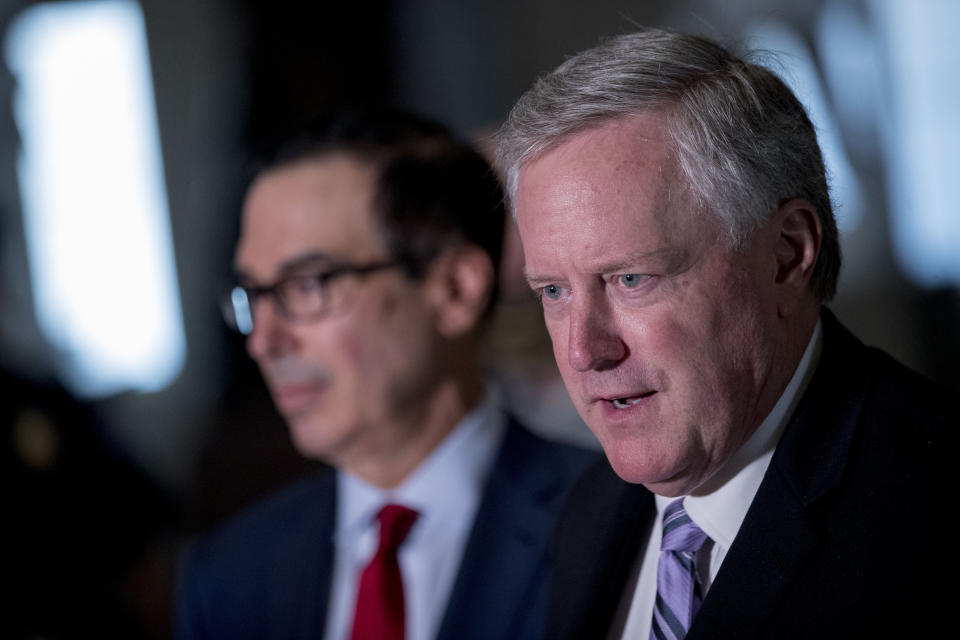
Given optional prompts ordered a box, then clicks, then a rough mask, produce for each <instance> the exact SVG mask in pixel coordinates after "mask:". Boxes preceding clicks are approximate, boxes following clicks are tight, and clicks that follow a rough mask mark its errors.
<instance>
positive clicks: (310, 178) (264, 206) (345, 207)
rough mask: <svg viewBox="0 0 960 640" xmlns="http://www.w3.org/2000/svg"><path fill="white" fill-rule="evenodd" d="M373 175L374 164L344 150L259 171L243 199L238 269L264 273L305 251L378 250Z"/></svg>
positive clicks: (346, 257) (359, 254) (352, 254)
mask: <svg viewBox="0 0 960 640" xmlns="http://www.w3.org/2000/svg"><path fill="white" fill-rule="evenodd" d="M376 175H377V174H376V169H375V168H374V167H372V166H370V165H368V164H365V163H362V162H360V161H357V160H355V159H353V158H351V157H349V156H345V155H333V156H329V157H323V158H320V159H307V160H303V161H299V162H297V163H295V164H291V165H287V166H283V167H280V168H277V169H273V170H270V171H267V172H265V173H263V174H261V175H260V176H259V177H257V179H256V180H255V181H254V183H253V185H252V186H251V188H250V190H249V191H248V193H247V197H246V199H245V201H244V205H243V221H242V226H241V231H240V239H239V242H238V244H237V249H236V253H235V260H234V261H235V265H236V267H237V269H238V270H239V271H241V272H243V273H245V274H247V275H249V276H251V277H256V278H260V279H268V278H272V277H276V276H277V275H278V273H279V272H280V271H282V269H283V268H284V266H285V265H287V264H289V263H291V262H293V261H295V260H297V259H298V258H300V257H303V256H306V255H312V254H320V255H324V256H327V257H328V258H329V259H330V260H331V261H353V260H363V259H368V258H372V257H377V256H379V255H380V252H381V251H382V248H383V243H382V236H381V233H380V230H379V228H378V225H377V223H376V221H375V220H374V216H373V211H372V199H373V191H374V186H375V181H376Z"/></svg>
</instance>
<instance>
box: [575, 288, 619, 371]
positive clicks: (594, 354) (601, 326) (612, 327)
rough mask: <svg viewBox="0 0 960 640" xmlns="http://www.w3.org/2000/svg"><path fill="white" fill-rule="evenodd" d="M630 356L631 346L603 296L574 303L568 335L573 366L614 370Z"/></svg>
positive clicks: (576, 368)
mask: <svg viewBox="0 0 960 640" xmlns="http://www.w3.org/2000/svg"><path fill="white" fill-rule="evenodd" d="M626 355H627V345H626V344H625V343H624V342H623V340H622V339H621V337H620V335H619V333H618V331H617V330H616V322H615V319H614V318H613V315H612V310H611V309H610V308H609V306H608V305H607V304H606V303H605V302H604V301H603V300H602V299H600V300H598V299H583V300H580V301H578V303H575V304H574V305H573V308H572V309H571V312H570V325H569V334H568V336H567V360H568V362H569V364H570V366H571V367H572V368H573V369H575V370H576V371H581V372H582V371H603V370H605V369H612V368H613V367H615V366H617V364H619V363H620V362H621V361H622V360H623V359H624V358H625V357H626Z"/></svg>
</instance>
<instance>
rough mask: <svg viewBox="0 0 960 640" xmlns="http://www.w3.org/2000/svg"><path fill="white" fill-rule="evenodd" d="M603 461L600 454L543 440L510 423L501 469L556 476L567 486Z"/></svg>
mask: <svg viewBox="0 0 960 640" xmlns="http://www.w3.org/2000/svg"><path fill="white" fill-rule="evenodd" d="M600 457H601V456H600V452H599V451H595V450H591V449H585V448H583V447H579V446H576V445H573V444H569V443H566V442H558V441H555V440H548V439H546V438H543V437H541V436H539V435H537V434H535V433H533V432H532V431H530V430H529V429H527V428H526V427H525V426H523V425H522V424H520V423H519V422H517V421H516V420H514V419H511V421H510V426H509V427H508V430H507V433H506V435H505V436H504V440H503V444H502V445H501V451H500V462H501V465H505V466H507V467H508V468H523V469H525V470H527V471H531V472H537V473H543V474H547V475H555V476H557V477H559V478H562V479H564V481H565V484H567V485H570V484H572V483H573V482H574V481H575V480H576V479H577V478H579V477H580V475H581V474H582V473H583V472H584V471H585V470H586V469H587V468H588V467H589V466H590V465H591V464H592V463H593V462H595V461H596V460H598V459H599V458H600Z"/></svg>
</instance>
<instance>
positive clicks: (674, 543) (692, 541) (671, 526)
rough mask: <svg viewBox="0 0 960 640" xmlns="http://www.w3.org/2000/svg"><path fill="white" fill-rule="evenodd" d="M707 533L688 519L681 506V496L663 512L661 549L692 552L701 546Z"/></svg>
mask: <svg viewBox="0 0 960 640" xmlns="http://www.w3.org/2000/svg"><path fill="white" fill-rule="evenodd" d="M706 540H707V534H706V533H704V532H703V529H701V528H700V527H698V526H697V525H696V523H695V522H694V521H693V520H691V519H690V516H688V515H687V512H686V510H685V509H684V508H683V498H678V499H677V500H674V501H673V502H671V503H670V504H669V505H668V506H667V508H666V510H665V511H664V512H663V542H662V543H661V545H660V548H661V549H662V550H663V551H690V552H694V551H697V550H699V549H700V547H702V546H703V543H704V542H706Z"/></svg>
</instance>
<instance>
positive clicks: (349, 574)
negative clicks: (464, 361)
mask: <svg viewBox="0 0 960 640" xmlns="http://www.w3.org/2000/svg"><path fill="white" fill-rule="evenodd" d="M505 429H506V417H505V416H504V414H503V413H502V412H501V411H500V409H499V408H498V406H497V402H496V400H495V398H494V397H493V395H492V394H491V393H489V392H488V393H487V394H486V396H485V397H484V399H483V401H482V402H481V403H480V404H479V405H478V406H477V407H476V408H475V409H474V410H473V411H471V412H470V413H469V414H468V415H467V416H466V417H465V418H464V419H463V420H462V421H461V422H460V423H459V424H458V425H457V426H456V427H455V428H454V430H453V431H452V432H451V433H450V434H449V435H448V436H447V437H446V439H444V441H443V442H441V443H440V446H438V447H437V448H436V449H435V450H434V451H433V452H432V453H431V454H430V455H429V457H427V459H426V460H424V461H423V463H422V464H421V465H420V466H419V467H417V469H416V470H415V471H414V472H413V473H412V474H411V475H410V477H408V478H407V479H406V480H405V481H404V482H403V483H402V484H401V485H400V486H398V487H396V488H395V489H392V490H389V491H385V490H383V489H380V488H378V487H374V486H372V485H370V484H368V483H366V482H364V481H363V480H361V479H359V478H357V477H355V476H352V475H350V474H348V473H342V472H341V473H338V474H337V524H336V530H335V533H334V563H333V576H332V582H331V585H330V602H329V606H328V608H327V621H326V629H325V631H326V633H325V634H324V637H325V638H331V639H333V640H349V638H350V632H351V630H352V628H353V614H354V609H355V607H356V598H357V588H358V584H359V580H360V574H361V573H362V572H363V570H364V568H365V567H366V566H367V564H368V563H369V562H370V559H371V558H372V557H373V554H374V552H375V551H376V549H377V543H378V539H379V528H378V525H377V519H376V515H377V513H378V512H379V511H380V508H381V507H383V505H385V504H388V503H390V504H399V505H403V506H405V507H408V508H410V509H414V510H416V511H417V512H418V513H419V514H420V515H419V517H418V518H417V521H416V523H414V525H413V528H412V529H411V530H410V533H409V534H408V535H407V538H406V540H405V541H404V543H403V545H402V546H401V547H400V552H399V562H400V572H401V574H402V575H403V595H404V609H405V613H404V630H405V637H406V639H407V640H431V639H432V638H434V637H435V636H436V633H437V631H438V630H439V626H440V622H441V621H442V618H443V614H444V612H445V611H446V607H447V601H448V600H449V598H450V593H451V591H452V590H453V585H454V582H455V581H456V578H457V573H458V570H459V568H460V560H461V557H462V556H463V551H464V548H465V546H466V543H467V538H468V537H469V534H470V530H471V528H472V526H473V518H474V516H475V515H476V512H477V508H478V507H479V504H480V498H481V496H482V494H483V488H484V485H485V483H486V480H487V475H488V474H489V472H490V468H491V467H492V466H493V463H494V460H495V458H496V455H497V452H498V451H499V449H500V443H501V441H502V439H503V435H504V431H505Z"/></svg>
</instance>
